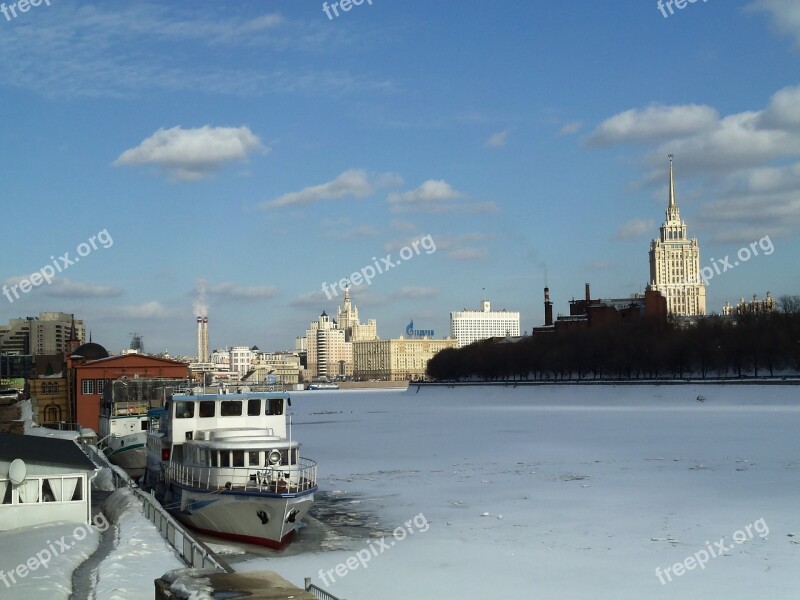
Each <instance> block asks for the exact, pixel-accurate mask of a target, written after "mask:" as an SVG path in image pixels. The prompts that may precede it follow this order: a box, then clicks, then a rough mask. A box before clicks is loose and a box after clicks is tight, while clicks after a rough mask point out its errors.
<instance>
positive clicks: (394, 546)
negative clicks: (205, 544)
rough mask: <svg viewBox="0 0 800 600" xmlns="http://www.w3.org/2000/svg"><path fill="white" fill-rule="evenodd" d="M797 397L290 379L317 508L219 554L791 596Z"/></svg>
mask: <svg viewBox="0 0 800 600" xmlns="http://www.w3.org/2000/svg"><path fill="white" fill-rule="evenodd" d="M799 391H800V389H799V388H797V387H796V386H731V385H729V386H702V387H701V386H693V385H678V386H617V387H612V386H570V387H564V386H547V387H519V388H515V389H514V388H502V387H469V388H463V387H462V388H436V389H422V390H421V391H420V392H418V393H415V388H411V389H410V390H409V391H407V392H397V391H380V392H367V391H339V392H323V393H320V392H306V393H295V394H294V395H293V409H292V410H293V414H294V417H293V419H294V437H296V438H297V439H299V440H300V441H301V442H302V443H303V450H302V454H303V455H304V456H308V457H310V458H314V459H316V460H317V461H318V462H319V465H320V466H319V474H320V475H319V477H320V479H319V483H320V490H321V492H323V493H324V495H325V498H324V500H323V502H321V503H320V507H328V508H329V509H330V508H331V507H333V509H331V510H328V512H327V519H326V517H325V516H322V517H321V520H322V521H323V522H322V523H321V524H317V523H315V524H313V525H312V526H311V527H309V529H308V530H306V531H304V532H302V533H301V534H300V536H299V539H298V542H299V544H298V545H297V546H298V548H297V550H290V551H288V552H285V553H283V554H280V555H276V554H269V555H268V556H264V557H260V558H250V559H249V560H241V557H240V560H239V561H238V562H237V564H236V568H237V570H252V569H262V568H269V569H274V570H277V571H278V572H280V573H281V574H282V575H284V576H285V577H287V578H289V579H290V580H292V581H294V582H295V583H298V584H300V583H302V580H303V577H304V576H311V577H312V578H313V580H314V582H315V583H316V584H317V585H319V586H321V587H323V588H326V589H328V590H329V591H331V592H332V593H334V594H336V595H337V596H340V597H345V598H348V599H352V600H358V599H359V598H362V599H367V598H386V599H403V600H407V599H409V598H476V599H477V598H496V597H503V596H511V595H513V594H522V595H523V596H524V597H529V598H542V599H553V600H567V599H571V598H575V599H583V598H594V599H603V598H608V599H613V600H623V599H627V598H630V599H636V600H640V599H641V598H699V597H706V596H713V597H725V598H727V599H738V598H741V599H745V598H747V599H749V598H753V597H763V598H790V597H794V596H793V594H796V590H797V589H798V588H800V585H799V584H800V570H799V569H797V561H798V558H800V544H798V542H800V514H799V513H798V510H797V506H798V500H800V435H798V433H800V402H798V400H799V399H800V394H799V393H798V392H799ZM699 395H702V396H703V398H704V401H703V402H699V401H698V399H697V397H698V396H699ZM333 517H335V519H334V518H333ZM348 519H349V521H348ZM326 521H328V522H326ZM348 523H349V526H348ZM398 527H399V528H401V530H404V531H405V533H403V531H401V530H397V531H396V536H393V535H392V532H393V530H395V528H398ZM381 536H386V537H385V538H384V539H382V538H381ZM401 538H402V539H401ZM739 541H741V543H738V542H739ZM723 548H724V550H723ZM300 549H302V551H298V550H300ZM359 552H360V554H359ZM677 563H680V565H677ZM700 563H702V565H700ZM676 565H677V566H676ZM657 569H660V574H659V572H657ZM662 582H663V583H662ZM326 583H327V585H326Z"/></svg>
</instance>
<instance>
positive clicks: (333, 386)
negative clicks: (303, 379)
mask: <svg viewBox="0 0 800 600" xmlns="http://www.w3.org/2000/svg"><path fill="white" fill-rule="evenodd" d="M308 389H309V390H338V389H339V384H338V383H310V384H308Z"/></svg>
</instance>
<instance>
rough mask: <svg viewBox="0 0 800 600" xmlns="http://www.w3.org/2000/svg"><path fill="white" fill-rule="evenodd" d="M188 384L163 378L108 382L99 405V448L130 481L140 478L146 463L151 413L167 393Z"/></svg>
mask: <svg viewBox="0 0 800 600" xmlns="http://www.w3.org/2000/svg"><path fill="white" fill-rule="evenodd" d="M185 383H186V382H185V380H175V379H164V378H150V379H148V378H142V379H140V378H136V379H127V378H125V379H116V380H114V381H107V382H106V385H105V388H104V389H103V399H102V401H101V403H100V420H99V437H100V441H99V442H98V448H99V449H100V450H101V451H102V452H103V453H104V454H105V455H106V457H107V458H108V459H109V461H111V463H112V464H115V465H117V466H119V467H121V468H122V469H124V470H125V472H126V473H128V475H129V476H130V477H131V478H133V479H138V478H139V477H141V476H142V475H143V474H144V471H145V466H146V464H147V449H146V442H147V431H148V429H149V425H150V417H148V412H149V411H150V410H151V409H152V408H155V407H159V406H161V405H162V404H163V403H164V401H165V399H166V397H167V394H172V390H173V389H175V388H178V387H180V386H181V385H185Z"/></svg>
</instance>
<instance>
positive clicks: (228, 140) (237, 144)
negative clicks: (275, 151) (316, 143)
mask: <svg viewBox="0 0 800 600" xmlns="http://www.w3.org/2000/svg"><path fill="white" fill-rule="evenodd" d="M255 151H262V152H268V151H269V149H268V148H264V147H263V146H262V145H261V141H260V140H259V139H258V137H257V136H256V135H255V134H253V132H252V131H250V129H249V128H247V127H211V126H209V125H206V126H204V127H200V128H197V129H183V128H182V127H180V126H177V127H173V128H171V129H159V130H158V131H156V132H155V133H154V134H153V135H151V136H150V137H149V138H147V139H145V140H144V141H142V142H141V143H140V144H139V145H138V146H136V147H135V148H130V149H128V150H125V151H124V152H123V153H122V154H120V156H119V158H117V160H116V161H114V164H115V165H117V166H138V165H148V164H149V165H156V166H158V167H160V168H161V169H163V170H164V171H166V172H167V173H168V174H169V175H170V176H171V177H172V178H174V179H178V180H182V181H191V180H196V179H201V178H203V177H206V176H208V175H211V174H213V173H215V172H217V171H219V170H220V169H221V168H222V167H223V166H224V165H225V164H226V163H229V162H232V161H240V160H244V159H246V158H247V156H248V155H249V154H251V153H252V152H255Z"/></svg>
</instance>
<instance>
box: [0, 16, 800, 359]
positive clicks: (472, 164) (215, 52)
mask: <svg viewBox="0 0 800 600" xmlns="http://www.w3.org/2000/svg"><path fill="white" fill-rule="evenodd" d="M7 4H8V3H7ZM329 4H330V3H329ZM568 4H569V6H567V3H563V2H538V1H537V2H529V1H524V2H523V1H501V2H492V3H489V2H463V1H459V2H456V1H454V0H437V1H436V2H435V3H433V2H422V1H421V0H408V1H403V0H372V4H371V5H370V4H368V3H367V1H366V0H365V1H364V3H363V4H362V5H360V6H353V7H352V8H351V10H350V11H349V12H341V11H340V16H339V17H335V18H333V19H329V18H328V17H327V16H326V13H325V12H324V11H323V8H322V3H321V2H316V1H308V0H301V1H298V0H267V1H265V0H260V1H253V2H248V1H241V2H230V3H220V2H203V1H196V2H192V3H191V6H190V5H189V4H188V3H186V4H183V3H174V4H172V3H147V2H136V3H133V2H114V3H111V2H102V3H100V2H68V1H66V0H51V2H50V6H47V5H46V4H45V3H44V2H43V3H41V4H40V6H38V7H30V10H28V11H27V12H25V13H20V12H18V13H17V16H16V17H11V18H10V19H9V18H4V17H3V16H2V14H0V56H2V57H3V58H2V59H0V60H2V63H3V64H2V68H0V93H1V94H2V96H0V97H2V118H0V139H1V140H2V144H0V153H2V154H1V155H0V159H1V160H2V164H3V173H4V177H3V178H2V180H0V198H2V207H3V211H2V215H3V216H2V222H3V225H4V227H3V234H4V235H3V237H4V244H3V247H2V260H0V281H3V282H4V283H5V284H6V285H13V284H15V283H17V284H19V281H20V279H21V278H24V277H29V276H30V274H31V273H32V272H34V271H38V270H39V269H41V268H42V267H44V266H45V265H48V264H51V263H52V261H51V258H50V257H51V256H53V257H58V256H62V255H63V254H64V253H65V252H69V253H70V257H72V258H74V257H75V256H76V252H77V250H78V246H79V244H81V243H82V242H86V241H87V240H88V239H89V238H91V236H93V235H97V233H98V232H101V231H103V230H105V231H106V232H107V233H108V237H109V238H110V239H112V240H113V244H111V245H110V246H109V247H108V248H104V247H103V246H102V245H99V244H96V245H97V249H93V250H91V251H90V252H88V253H87V255H86V256H84V257H82V258H81V261H80V262H76V263H74V264H71V265H69V266H68V268H67V269H65V270H63V271H62V272H61V273H57V274H56V275H55V276H54V277H53V278H52V283H51V284H49V285H47V284H46V283H41V284H40V285H39V286H36V287H32V289H30V290H29V291H28V292H27V293H24V294H21V295H20V297H19V298H17V299H15V300H14V302H13V303H11V302H9V301H8V300H7V298H6V297H3V296H0V320H2V321H3V322H5V321H6V320H7V319H9V318H12V317H19V316H27V315H36V314H38V312H39V311H42V310H54V311H63V312H74V313H75V314H76V316H78V317H81V318H83V319H84V320H85V321H86V324H87V327H88V328H89V329H91V330H92V333H93V338H94V340H95V341H98V342H100V343H102V344H104V345H105V346H106V347H107V348H109V350H111V351H118V350H119V349H121V348H123V347H126V346H127V345H128V343H129V341H130V336H129V334H130V333H131V332H134V331H135V332H138V333H139V334H141V335H143V336H144V343H145V347H146V349H147V350H148V351H151V352H158V351H163V350H165V349H166V350H168V351H169V352H171V353H173V354H177V353H192V352H193V351H194V339H195V338H194V335H195V332H194V317H195V314H196V312H197V311H198V310H207V312H208V316H209V321H210V326H209V334H210V341H211V344H212V345H213V346H215V347H221V346H226V345H234V344H248V345H252V344H257V345H258V346H259V347H260V348H262V349H280V348H291V347H293V345H294V338H295V336H297V335H302V334H303V333H304V332H305V329H306V328H307V327H308V324H309V322H310V321H311V320H313V319H315V318H316V316H317V315H318V314H319V313H320V312H321V311H322V310H323V309H324V310H327V311H328V313H331V312H334V311H335V307H336V305H337V300H338V298H332V299H330V300H329V299H327V297H326V295H325V293H324V292H323V290H322V284H323V283H328V284H330V283H332V282H334V281H339V280H340V279H342V278H344V277H348V276H349V275H350V274H351V273H353V272H355V271H359V270H360V269H362V267H366V266H367V265H372V264H374V261H375V260H377V261H378V262H379V263H380V259H381V257H385V256H386V255H387V254H391V255H392V257H393V258H392V260H393V262H394V261H395V260H396V259H397V253H398V252H399V251H400V249H401V248H403V247H404V246H405V245H406V244H408V243H409V242H412V241H414V240H419V239H421V238H423V237H424V236H430V238H429V239H432V240H433V241H434V242H435V246H436V250H435V251H432V252H427V251H424V250H423V251H421V252H419V253H418V254H415V255H414V256H413V257H412V258H410V259H409V260H407V261H405V262H403V263H402V264H401V265H400V266H399V267H395V268H393V269H390V270H388V271H386V272H384V273H382V274H380V275H377V276H376V277H375V278H374V279H373V280H372V283H371V284H370V285H364V284H362V285H360V286H358V287H356V288H355V289H354V291H353V297H354V300H355V302H356V304H357V306H358V307H359V311H360V314H361V318H362V321H363V320H366V319H367V318H375V319H377V320H378V334H379V335H380V336H381V337H385V338H386V337H395V336H397V335H400V334H402V332H403V330H404V328H405V325H406V324H407V323H408V321H409V320H410V319H412V318H413V319H414V323H415V326H416V327H417V328H420V329H434V330H435V331H436V333H437V334H438V335H443V334H446V333H448V329H449V312H450V311H451V310H458V309H462V308H464V307H475V308H477V307H478V304H479V302H480V301H481V299H482V298H483V297H484V296H485V297H486V298H488V299H490V300H492V302H493V305H494V306H495V307H496V308H508V309H510V310H518V311H520V312H521V315H522V326H523V328H524V329H526V330H529V329H530V327H532V326H534V325H538V324H540V323H541V322H542V320H543V309H542V288H543V286H544V284H545V273H547V282H548V283H549V286H550V288H551V295H552V297H553V301H554V303H555V307H556V311H557V312H565V311H566V310H567V304H566V303H567V301H568V300H569V299H570V298H572V297H573V296H580V295H582V293H583V283H584V282H585V281H588V282H591V284H592V291H593V296H595V297H619V296H627V295H629V294H630V293H633V292H641V291H643V289H644V286H645V285H646V284H647V281H648V276H649V268H648V248H649V242H650V240H651V239H652V238H653V237H655V236H656V235H657V231H658V226H659V224H660V223H661V221H662V220H663V218H664V209H665V208H666V201H667V187H666V185H667V164H668V163H667V155H668V154H669V153H673V154H674V155H675V169H676V180H677V181H676V188H677V200H678V205H679V207H680V209H681V215H682V217H683V218H684V219H685V220H686V221H687V224H688V228H689V233H690V235H696V236H697V237H698V238H699V241H700V248H701V264H702V265H704V266H705V265H710V264H712V263H711V259H714V260H715V261H719V260H720V259H722V258H723V257H724V256H726V255H728V256H731V257H733V256H734V255H735V254H736V253H737V251H738V250H739V249H740V248H741V247H743V246H749V244H750V243H751V242H754V241H758V240H760V239H763V238H764V237H765V236H769V240H770V241H771V243H772V245H773V248H774V251H773V252H772V253H771V254H769V255H768V256H767V255H764V253H763V252H762V253H761V254H760V255H759V256H754V257H752V258H751V259H750V260H748V261H746V262H742V263H741V264H740V265H739V266H737V267H736V268H734V269H732V270H729V271H728V272H725V273H722V274H721V275H719V276H716V277H715V278H714V279H713V280H712V281H711V282H710V285H709V288H708V291H707V296H708V305H709V310H715V311H719V310H720V307H721V306H722V304H723V303H724V302H725V301H726V300H729V301H735V300H737V299H738V298H739V297H740V296H745V297H749V296H751V295H752V294H754V293H757V294H759V295H763V294H764V293H765V292H766V291H767V290H770V291H771V292H772V293H773V294H775V295H776V296H779V295H782V294H797V293H800V287H799V283H800V268H799V267H798V260H797V257H798V256H800V243H799V242H798V235H797V234H798V227H799V226H800V191H799V190H800V158H798V157H799V156H800V80H799V78H798V72H799V69H798V65H800V62H799V59H800V5H799V4H798V3H796V2H795V1H794V0H752V1H751V0H748V1H744V0H742V1H737V0H725V1H724V2H723V1H722V0H709V1H708V2H700V1H698V2H696V3H693V4H687V5H686V7H685V8H683V9H674V14H673V15H671V16H668V17H667V18H665V17H664V16H663V15H662V13H661V12H660V11H659V9H658V7H657V4H656V2H655V1H650V0H647V1H638V2H630V1H629V2H594V1H590V0H580V1H576V2H573V3H568ZM104 239H107V238H104ZM429 247H430V246H429ZM83 252H84V253H86V247H83ZM373 257H376V258H375V259H373ZM54 260H55V261H56V262H57V263H58V264H59V266H60V265H61V264H62V263H61V262H60V261H59V259H58V258H54ZM12 297H13V296H12ZM340 297H341V296H340ZM340 297H339V298H340Z"/></svg>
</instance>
